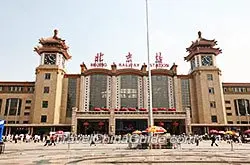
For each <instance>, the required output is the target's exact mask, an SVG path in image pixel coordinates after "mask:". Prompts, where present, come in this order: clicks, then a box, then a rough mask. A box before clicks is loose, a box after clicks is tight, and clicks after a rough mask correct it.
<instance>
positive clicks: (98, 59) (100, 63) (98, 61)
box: [90, 52, 169, 68]
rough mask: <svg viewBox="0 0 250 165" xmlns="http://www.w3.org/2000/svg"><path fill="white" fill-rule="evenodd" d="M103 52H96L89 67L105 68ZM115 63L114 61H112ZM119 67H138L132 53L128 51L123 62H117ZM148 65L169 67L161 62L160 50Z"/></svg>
mask: <svg viewBox="0 0 250 165" xmlns="http://www.w3.org/2000/svg"><path fill="white" fill-rule="evenodd" d="M103 57H104V54H103V53H102V52H100V53H97V54H96V55H95V58H94V63H90V66H91V67H96V68H105V67H107V66H108V64H107V63H105V62H104V58H103ZM113 64H115V63H113ZM118 66H119V67H123V68H136V67H140V64H139V63H133V60H132V54H131V53H130V52H128V54H127V55H126V61H125V62H124V63H118ZM150 67H153V68H167V67H169V64H167V63H164V62H163V57H162V56H161V52H159V53H156V55H155V62H154V63H151V64H150Z"/></svg>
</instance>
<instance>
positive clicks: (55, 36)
mask: <svg viewBox="0 0 250 165" xmlns="http://www.w3.org/2000/svg"><path fill="white" fill-rule="evenodd" d="M57 35H58V30H57V29H55V30H54V36H53V38H55V39H57V38H58V37H57Z"/></svg>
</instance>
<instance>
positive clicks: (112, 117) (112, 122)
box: [109, 109, 115, 135]
mask: <svg viewBox="0 0 250 165" xmlns="http://www.w3.org/2000/svg"><path fill="white" fill-rule="evenodd" d="M109 135H115V113H114V109H112V110H111V111H110V117H109Z"/></svg>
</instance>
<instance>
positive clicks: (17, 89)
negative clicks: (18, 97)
mask: <svg viewBox="0 0 250 165" xmlns="http://www.w3.org/2000/svg"><path fill="white" fill-rule="evenodd" d="M0 91H3V92H34V91H35V88H34V87H26V86H7V85H5V86H0Z"/></svg>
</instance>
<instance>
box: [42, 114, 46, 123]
mask: <svg viewBox="0 0 250 165" xmlns="http://www.w3.org/2000/svg"><path fill="white" fill-rule="evenodd" d="M46 122H47V116H46V115H42V116H41V123H46Z"/></svg>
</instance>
